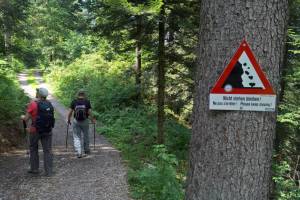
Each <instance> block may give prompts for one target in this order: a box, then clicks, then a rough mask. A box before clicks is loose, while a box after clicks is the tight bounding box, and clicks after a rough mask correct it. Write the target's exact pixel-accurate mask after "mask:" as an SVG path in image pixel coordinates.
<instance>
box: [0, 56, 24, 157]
mask: <svg viewBox="0 0 300 200" xmlns="http://www.w3.org/2000/svg"><path fill="white" fill-rule="evenodd" d="M20 67H21V64H20V63H19V62H16V60H14V61H13V62H5V61H3V60H0V152H4V151H7V150H9V149H11V148H12V147H13V146H18V145H20V143H21V140H22V138H23V136H21V135H19V133H20V130H18V127H20V126H18V124H19V121H20V120H19V119H20V115H21V114H22V113H24V110H25V105H26V103H27V102H28V98H27V97H25V95H24V93H23V91H22V90H21V89H20V88H19V86H18V84H17V82H16V74H15V72H14V71H13V70H11V69H12V68H14V69H15V70H17V69H20Z"/></svg>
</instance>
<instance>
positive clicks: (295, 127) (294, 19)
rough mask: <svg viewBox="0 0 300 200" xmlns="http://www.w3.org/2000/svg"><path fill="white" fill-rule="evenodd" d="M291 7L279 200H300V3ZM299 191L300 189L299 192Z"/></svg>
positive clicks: (279, 139) (279, 136)
mask: <svg viewBox="0 0 300 200" xmlns="http://www.w3.org/2000/svg"><path fill="white" fill-rule="evenodd" d="M289 3H290V14H291V15H290V22H289V29H288V38H287V40H288V43H287V49H288V51H287V53H286V66H285V68H284V69H283V80H282V84H281V86H282V89H283V93H282V95H281V99H280V100H281V102H280V104H279V113H278V117H277V130H276V140H275V148H276V152H275V158H276V159H274V163H273V165H274V166H275V167H274V169H275V176H274V178H273V179H274V181H275V186H276V187H275V189H276V190H275V194H276V198H278V199H300V196H299V180H300V164H299V152H300V123H299V121H300V106H299V102H300V85H299V83H300V54H299V52H300V51H299V49H300V30H299V28H298V27H299V25H300V23H299V18H300V15H299V10H300V1H299V0H292V1H290V2H289ZM297 188H298V189H297Z"/></svg>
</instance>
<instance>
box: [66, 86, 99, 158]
mask: <svg viewBox="0 0 300 200" xmlns="http://www.w3.org/2000/svg"><path fill="white" fill-rule="evenodd" d="M91 109H92V107H91V103H90V101H89V100H88V99H87V97H86V93H85V92H84V90H79V91H78V93H77V98H76V99H75V100H73V101H72V103H71V105H70V110H69V114H68V124H71V118H72V114H73V113H74V120H73V141H74V148H75V151H76V154H77V157H78V158H81V157H83V156H85V155H88V154H90V143H89V120H88V119H89V118H90V119H91V121H92V123H96V120H95V118H93V117H92V113H91ZM81 133H83V149H84V154H83V152H82V145H81V144H82V142H81Z"/></svg>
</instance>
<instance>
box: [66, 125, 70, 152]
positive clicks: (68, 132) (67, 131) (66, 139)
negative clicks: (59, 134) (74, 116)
mask: <svg viewBox="0 0 300 200" xmlns="http://www.w3.org/2000/svg"><path fill="white" fill-rule="evenodd" d="M69 125H70V124H69V122H68V125H67V136H66V149H67V150H68V136H69Z"/></svg>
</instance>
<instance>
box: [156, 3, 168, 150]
mask: <svg viewBox="0 0 300 200" xmlns="http://www.w3.org/2000/svg"><path fill="white" fill-rule="evenodd" d="M165 21H166V17H165V5H164V4H163V5H162V6H161V8H160V14H159V23H158V35H159V36H158V41H159V44H158V66H157V87H158V90H157V133H158V137H157V138H158V143H159V144H162V143H163V142H164V121H165V111H164V106H165V62H166V61H165V59H166V58H165V23H166V22H165Z"/></svg>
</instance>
